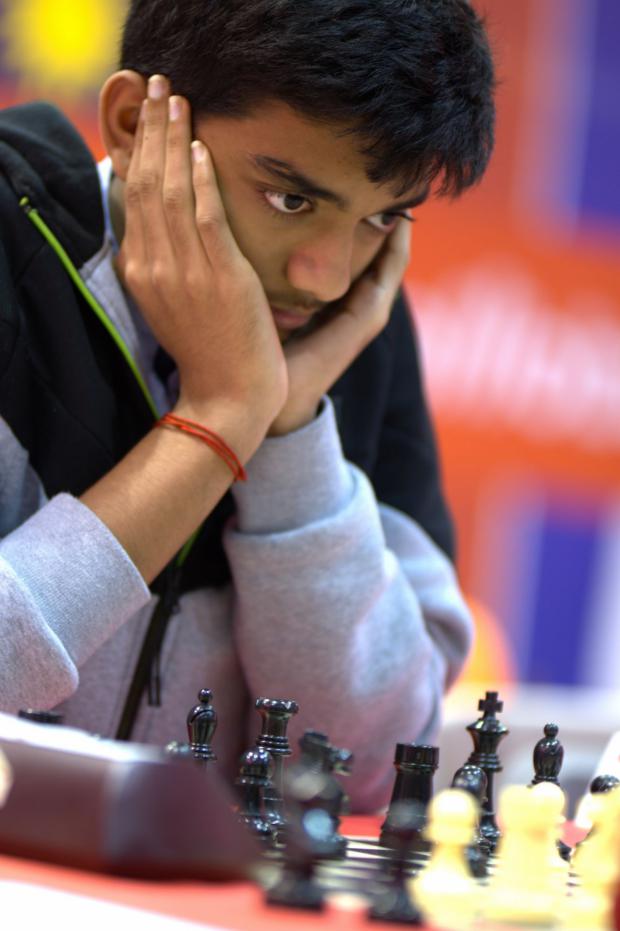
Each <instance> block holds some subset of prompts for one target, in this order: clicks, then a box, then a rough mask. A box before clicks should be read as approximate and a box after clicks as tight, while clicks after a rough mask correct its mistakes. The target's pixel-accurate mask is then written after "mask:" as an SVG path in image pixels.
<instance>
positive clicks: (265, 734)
mask: <svg viewBox="0 0 620 931" xmlns="http://www.w3.org/2000/svg"><path fill="white" fill-rule="evenodd" d="M255 707H256V710H257V711H258V713H259V714H260V716H261V718H262V729H261V732H260V734H259V735H258V737H257V738H256V746H257V747H260V748H261V750H267V751H268V752H269V753H270V754H271V756H272V758H273V763H274V768H273V776H272V778H271V780H270V782H271V785H270V786H269V787H268V788H266V789H265V791H264V794H263V801H264V803H265V811H266V815H267V818H268V820H269V823H270V824H271V826H272V827H273V828H274V830H275V831H276V832H277V831H279V830H281V829H282V828H283V827H284V825H285V823H286V822H285V819H284V798H283V779H284V758H285V757H287V756H290V755H291V753H292V752H293V751H292V750H291V746H290V744H289V741H288V737H287V736H286V731H287V728H288V722H289V720H290V719H291V718H292V717H293V715H294V714H297V712H298V711H299V705H298V704H297V702H296V701H292V700H290V699H283V698H257V699H256V706H255Z"/></svg>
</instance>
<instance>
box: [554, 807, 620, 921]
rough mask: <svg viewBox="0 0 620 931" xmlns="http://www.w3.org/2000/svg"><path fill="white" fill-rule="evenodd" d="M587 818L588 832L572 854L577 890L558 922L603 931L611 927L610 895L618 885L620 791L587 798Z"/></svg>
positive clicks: (619, 869) (612, 896) (612, 897)
mask: <svg viewBox="0 0 620 931" xmlns="http://www.w3.org/2000/svg"><path fill="white" fill-rule="evenodd" d="M588 815H589V817H590V819H591V821H592V830H591V831H590V834H588V836H587V838H586V839H585V840H584V841H582V843H581V844H579V845H578V846H577V847H576V848H575V852H574V853H573V857H572V860H571V866H572V868H573V870H574V872H575V875H576V879H577V887H576V888H575V889H574V890H573V894H572V896H571V897H570V898H569V900H568V902H567V903H566V907H565V910H564V913H563V915H562V920H563V926H565V927H567V928H582V929H585V928H587V929H589V931H590V929H591V931H600V929H605V931H606V929H608V928H612V927H613V915H612V910H613V906H614V895H615V892H616V888H617V886H618V883H619V882H620V852H619V850H618V834H619V833H620V789H612V790H611V791H610V792H602V793H598V794H595V795H592V796H590V799H589V803H588Z"/></svg>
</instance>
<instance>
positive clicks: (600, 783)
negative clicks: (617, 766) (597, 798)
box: [590, 774, 620, 795]
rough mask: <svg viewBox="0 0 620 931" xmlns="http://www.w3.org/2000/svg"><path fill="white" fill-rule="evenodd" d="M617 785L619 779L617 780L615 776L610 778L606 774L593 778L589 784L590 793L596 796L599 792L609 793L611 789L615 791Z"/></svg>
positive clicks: (619, 782)
mask: <svg viewBox="0 0 620 931" xmlns="http://www.w3.org/2000/svg"><path fill="white" fill-rule="evenodd" d="M619 785H620V779H618V777H617V776H610V775H608V774H605V775H602V776H595V777H594V779H593V780H592V782H591V783H590V792H592V793H593V794H594V795H597V793H599V792H611V790H612V789H616V788H617V787H618V786H619Z"/></svg>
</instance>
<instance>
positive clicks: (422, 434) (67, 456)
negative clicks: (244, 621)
mask: <svg viewBox="0 0 620 931" xmlns="http://www.w3.org/2000/svg"><path fill="white" fill-rule="evenodd" d="M24 198H27V199H28V203H29V205H30V206H32V207H35V208H36V209H37V210H38V212H39V213H40V215H41V217H42V218H43V219H44V220H45V222H46V223H47V224H48V226H49V227H50V228H51V229H52V231H53V232H54V233H55V235H56V237H57V238H58V239H59V241H60V243H61V244H62V246H63V247H64V249H65V250H66V252H67V253H68V255H69V257H70V258H71V260H72V262H73V263H74V264H75V266H76V267H77V268H78V269H79V268H80V267H81V266H82V265H83V264H84V263H85V262H86V261H87V260H88V259H89V258H91V257H92V256H93V255H94V254H95V253H96V252H97V251H98V250H99V249H100V248H101V246H102V243H103V237H104V219H103V211H102V205H101V194H100V188H99V177H98V173H97V170H96V166H95V164H94V162H93V159H92V156H91V154H90V152H89V151H88V149H87V148H86V146H85V144H84V142H83V141H82V139H81V138H80V136H79V135H78V134H77V133H76V131H75V130H74V128H73V127H72V126H71V125H70V124H69V123H68V122H67V121H66V119H65V118H64V117H63V116H62V115H61V113H60V112H59V111H58V110H56V109H55V108H54V107H51V106H49V105H47V104H41V103H36V104H28V105H26V106H20V107H13V108H9V109H7V110H5V111H3V112H2V113H0V416H1V417H3V418H4V419H5V420H6V422H7V423H8V424H9V426H10V427H11V429H12V431H13V433H14V434H15V435H16V437H17V439H18V440H19V442H20V443H21V445H22V446H23V447H24V448H25V449H27V450H28V453H29V456H30V462H31V464H32V466H33V467H34V469H35V471H36V472H37V474H38V475H39V477H40V479H41V481H42V484H43V487H44V488H45V491H46V493H47V495H48V496H52V495H54V494H56V493H58V492H60V491H68V492H70V493H72V494H74V495H80V494H81V493H82V492H84V490H85V489H86V488H88V487H89V486H90V485H92V484H93V483H94V482H95V481H97V479H99V478H100V477H101V476H102V475H104V474H105V473H106V472H108V471H109V470H110V469H111V468H112V466H114V464H115V463H116V462H118V461H119V460H120V459H121V458H122V457H123V456H124V455H125V454H126V453H127V452H128V451H129V450H130V449H131V447H132V446H133V445H135V443H136V442H138V440H139V439H140V438H141V437H142V436H144V434H145V433H146V432H147V431H148V430H149V429H150V428H151V426H152V423H153V416H152V414H151V412H150V411H149V408H148V406H147V404H146V401H145V399H144V396H143V395H142V393H141V391H140V389H139V387H138V384H137V382H136V381H135V378H134V376H133V375H132V373H131V372H130V370H129V368H128V366H127V364H126V362H125V361H124V359H123V358H122V356H121V354H120V352H119V351H118V349H117V348H116V346H115V345H114V343H113V341H112V339H111V337H110V336H109V335H108V333H107V331H106V330H105V328H104V327H103V326H102V324H101V323H100V321H99V320H98V319H97V318H96V316H95V315H94V313H93V311H92V310H91V309H90V308H89V307H88V305H87V303H86V301H85V300H84V299H83V297H82V296H81V295H80V294H79V292H78V290H77V288H76V287H75V285H74V284H73V283H72V281H71V279H70V277H69V275H68V274H67V272H66V271H65V269H64V268H63V267H62V265H61V263H60V261H59V259H58V257H57V255H56V253H55V252H54V250H53V249H52V248H51V247H50V246H49V245H48V243H47V242H46V241H45V240H44V239H43V238H42V236H41V234H40V233H39V232H38V230H37V229H35V227H34V226H33V224H32V223H31V221H30V220H29V219H28V217H27V215H26V212H25V206H24V205H20V202H21V201H22V200H23V199H24ZM330 394H331V396H332V398H333V400H334V404H335V409H336V416H337V419H338V425H339V430H340V435H341V439H342V444H343V448H344V453H345V456H346V458H347V459H348V460H350V461H351V462H354V463H355V464H357V465H358V466H359V467H360V468H361V469H363V470H364V472H365V473H366V474H367V475H368V477H369V478H370V480H371V482H372V484H373V486H374V489H375V492H376V496H377V498H378V500H380V501H382V502H384V503H386V504H389V505H392V506H393V507H395V508H398V509H399V510H401V511H403V512H404V513H406V514H408V515H410V516H411V517H412V518H413V519H414V520H415V521H417V522H418V523H419V524H420V525H421V526H422V527H423V528H424V529H425V530H426V531H427V533H428V534H429V535H430V536H431V537H432V538H433V539H434V540H435V542H436V543H437V544H438V545H439V546H440V547H441V548H442V549H443V550H444V551H445V552H446V553H447V554H448V555H449V556H453V532H452V526H451V521H450V518H449V515H448V512H447V508H446V505H445V502H444V499H443V496H442V492H441V487H440V478H439V470H438V462H437V453H436V448H435V442H434V438H433V432H432V428H431V424H430V420H429V416H428V411H427V407H426V403H425V400H424V395H423V390H422V385H421V379H420V369H419V362H418V355H417V350H416V346H415V340H414V337H413V334H412V329H411V322H410V314H409V311H408V308H407V307H406V304H405V301H404V299H403V297H402V295H401V296H399V298H398V300H397V302H396V305H395V307H394V310H393V313H392V316H391V319H390V321H389V323H388V325H387V327H386V328H385V329H384V331H383V332H382V333H381V334H380V335H379V336H378V337H377V338H376V339H375V340H374V341H373V342H372V343H370V345H369V346H368V347H367V348H366V349H365V350H364V352H362V354H361V355H360V356H359V357H358V359H356V361H355V362H354V363H353V364H352V365H351V366H350V368H349V369H348V370H347V371H346V372H345V373H344V375H343V376H342V377H341V378H340V379H339V381H338V382H337V383H336V384H335V385H334V387H333V389H332V391H331V392H330ZM232 511H233V503H232V498H231V495H230V494H228V495H226V496H225V497H224V498H223V500H222V501H221V502H220V504H219V505H218V507H217V508H216V509H215V510H214V511H213V512H212V514H211V515H210V517H209V518H208V520H207V521H206V522H205V524H204V526H203V529H202V532H201V535H200V538H199V541H198V543H197V545H196V546H195V547H194V550H193V551H192V554H191V555H190V558H189V560H188V562H187V564H186V567H185V577H184V581H183V588H184V589H191V588H196V587H199V586H204V585H219V584H223V583H225V582H226V581H227V580H228V579H229V570H228V565H227V562H226V557H225V554H224V551H223V548H222V544H221V528H222V525H223V522H224V521H225V520H226V519H227V518H228V516H229V515H230V514H231V513H232ZM205 555H206V556H207V559H206V560H205ZM205 565H206V566H208V569H207V571H206V572H205Z"/></svg>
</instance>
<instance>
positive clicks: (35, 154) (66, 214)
mask: <svg viewBox="0 0 620 931" xmlns="http://www.w3.org/2000/svg"><path fill="white" fill-rule="evenodd" d="M0 172H2V174H4V175H5V176H6V178H7V180H8V182H9V184H10V186H11V187H12V189H13V190H14V191H15V194H16V197H17V200H18V201H19V200H21V198H22V197H27V198H28V200H29V201H30V204H31V206H33V207H36V209H37V210H38V211H39V213H40V214H41V216H42V218H43V219H44V220H45V222H46V223H47V224H48V225H49V226H50V227H51V229H52V230H53V231H54V233H55V234H56V236H58V238H59V239H60V241H61V242H62V244H63V246H64V247H65V249H66V250H67V252H68V254H69V256H70V258H71V260H72V261H73V262H74V264H75V265H76V266H77V267H78V268H79V267H80V266H81V265H83V264H84V262H85V261H87V259H89V258H90V257H91V256H92V255H94V254H95V252H97V250H98V249H99V248H100V247H101V243H102V241H103V235H104V219H103V206H102V203H101V192H100V187H99V179H98V175H97V170H96V165H95V162H94V159H93V156H92V154H91V152H90V150H89V149H88V147H87V146H86V143H85V142H84V140H83V139H82V138H81V136H80V135H79V134H78V132H77V131H76V130H75V129H74V127H73V126H72V125H71V123H70V122H69V121H68V120H67V119H66V117H65V116H63V114H62V113H61V112H60V110H58V109H57V108H56V107H54V106H53V105H51V104H47V103H29V104H25V105H21V106H16V107H8V108H6V109H5V110H2V111H0ZM43 178H45V181H43Z"/></svg>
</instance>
